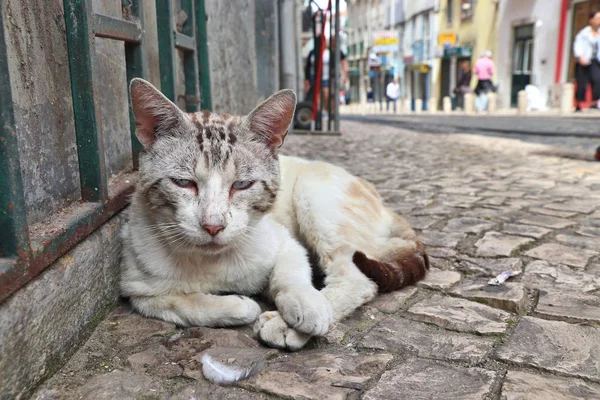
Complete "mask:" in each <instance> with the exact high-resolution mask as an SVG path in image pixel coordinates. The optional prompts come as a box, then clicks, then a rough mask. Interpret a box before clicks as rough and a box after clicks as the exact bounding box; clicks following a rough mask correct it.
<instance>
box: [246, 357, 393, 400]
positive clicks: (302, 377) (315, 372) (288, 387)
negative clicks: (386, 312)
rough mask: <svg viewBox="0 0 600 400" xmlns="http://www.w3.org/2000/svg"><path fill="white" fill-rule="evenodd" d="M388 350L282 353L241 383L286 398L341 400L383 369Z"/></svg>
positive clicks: (388, 360) (386, 360)
mask: <svg viewBox="0 0 600 400" xmlns="http://www.w3.org/2000/svg"><path fill="white" fill-rule="evenodd" d="M392 358H393V357H392V355H391V354H386V353H380V354H362V353H358V352H356V351H355V350H352V349H327V350H323V349H321V350H309V351H303V352H300V353H295V354H289V355H288V354H286V355H283V356H281V357H279V358H276V359H273V360H271V361H269V362H268V364H267V366H266V368H265V369H264V370H263V371H262V372H261V373H260V374H258V375H257V376H255V377H253V378H250V379H249V380H248V381H242V382H241V383H240V386H241V387H244V388H250V389H253V390H260V391H264V392H267V393H270V394H273V395H276V396H282V397H285V398H287V399H302V400H305V399H315V400H321V399H331V400H336V399H339V400H345V399H346V398H347V396H348V395H350V394H353V393H357V392H358V391H359V390H362V389H363V388H364V387H366V385H367V383H368V382H369V380H371V379H373V378H374V377H376V376H378V375H379V374H380V373H381V372H383V371H384V370H385V368H386V366H387V364H388V363H389V362H390V361H391V360H392Z"/></svg>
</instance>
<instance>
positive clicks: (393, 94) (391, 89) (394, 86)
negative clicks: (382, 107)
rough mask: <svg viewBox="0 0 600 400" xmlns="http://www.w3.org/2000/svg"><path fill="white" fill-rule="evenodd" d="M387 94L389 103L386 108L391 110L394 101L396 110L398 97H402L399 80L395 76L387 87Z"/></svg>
mask: <svg viewBox="0 0 600 400" xmlns="http://www.w3.org/2000/svg"><path fill="white" fill-rule="evenodd" d="M385 95H386V97H387V105H386V110H387V111H389V110H390V101H391V102H393V103H394V112H396V103H397V102H398V98H399V97H400V85H399V84H398V80H397V79H396V78H394V79H393V80H392V81H391V82H390V83H388V85H387V87H386V88H385Z"/></svg>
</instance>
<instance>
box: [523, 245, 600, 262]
mask: <svg viewBox="0 0 600 400" xmlns="http://www.w3.org/2000/svg"><path fill="white" fill-rule="evenodd" d="M525 255H526V256H529V257H533V258H537V259H540V260H544V261H549V262H552V263H560V264H565V265H569V266H571V267H575V268H585V266H586V264H587V263H588V261H589V259H590V258H592V257H593V256H596V255H598V253H597V252H595V251H591V250H583V249H577V248H574V247H569V246H565V245H562V244H558V243H545V244H542V245H540V246H538V247H534V248H533V249H531V250H529V251H527V252H525Z"/></svg>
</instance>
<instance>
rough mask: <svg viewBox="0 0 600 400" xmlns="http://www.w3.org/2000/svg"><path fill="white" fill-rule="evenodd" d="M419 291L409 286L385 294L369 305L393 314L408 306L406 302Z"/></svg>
mask: <svg viewBox="0 0 600 400" xmlns="http://www.w3.org/2000/svg"><path fill="white" fill-rule="evenodd" d="M429 273H431V272H429ZM417 291H418V289H417V288H416V287H414V286H408V287H405V288H403V289H401V290H397V291H395V292H391V293H383V294H380V295H378V296H377V297H375V299H374V300H373V301H371V302H370V303H369V306H370V307H373V308H376V309H377V310H379V311H381V312H384V313H387V314H393V313H395V312H396V311H398V310H400V309H401V308H403V307H404V306H405V305H406V302H407V301H408V300H409V299H411V298H412V297H413V296H414V295H415V294H417Z"/></svg>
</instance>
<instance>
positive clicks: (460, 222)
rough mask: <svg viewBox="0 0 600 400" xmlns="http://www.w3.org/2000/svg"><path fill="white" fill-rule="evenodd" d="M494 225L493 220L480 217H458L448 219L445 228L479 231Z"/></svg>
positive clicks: (452, 230)
mask: <svg viewBox="0 0 600 400" xmlns="http://www.w3.org/2000/svg"><path fill="white" fill-rule="evenodd" d="M492 226H494V223H493V222H490V221H486V220H484V219H478V218H456V219H451V220H450V221H448V223H447V224H446V226H445V227H444V230H445V231H447V232H462V233H479V232H483V231H486V230H488V229H490V228H491V227H492Z"/></svg>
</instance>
